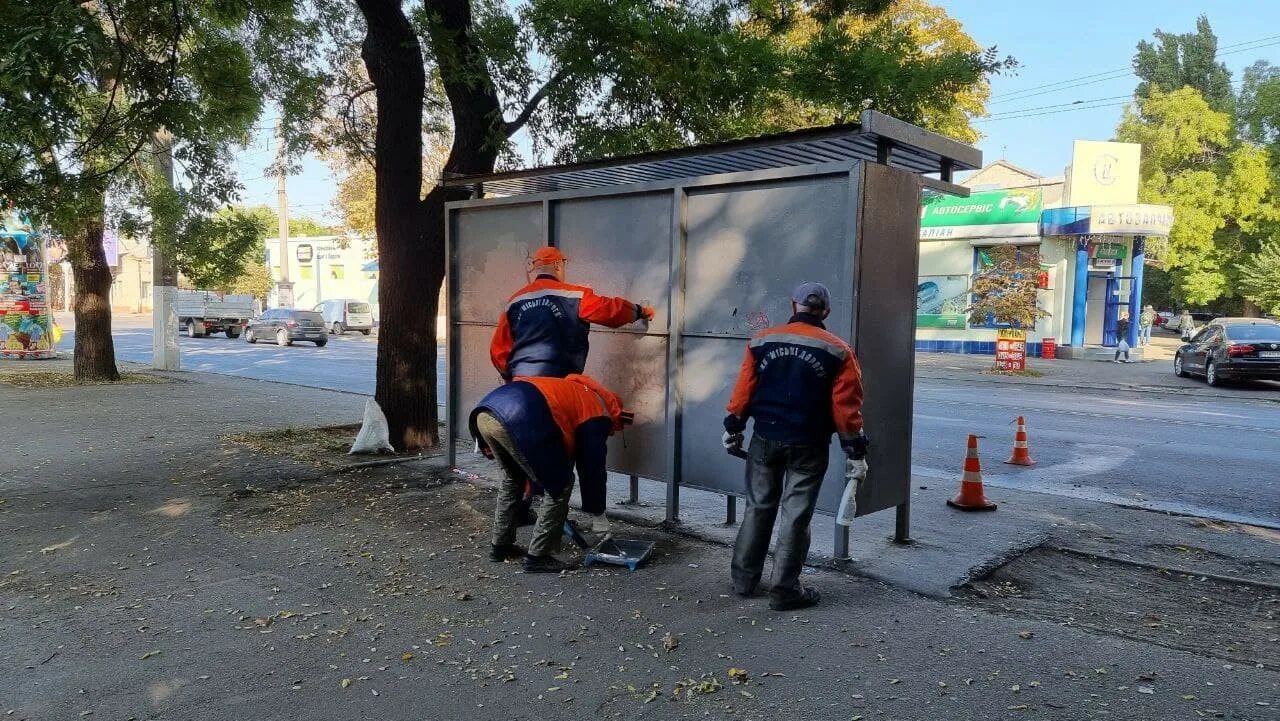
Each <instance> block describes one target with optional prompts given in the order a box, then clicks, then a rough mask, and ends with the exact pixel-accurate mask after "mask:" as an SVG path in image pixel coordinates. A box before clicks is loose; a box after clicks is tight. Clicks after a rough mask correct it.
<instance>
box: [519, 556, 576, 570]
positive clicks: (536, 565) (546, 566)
mask: <svg viewBox="0 0 1280 721" xmlns="http://www.w3.org/2000/svg"><path fill="white" fill-rule="evenodd" d="M523 565H524V572H525V573H560V572H561V571H568V570H569V569H571V568H573V566H570V565H569V564H567V563H565V562H564V561H561V560H560V559H558V558H556V557H555V556H525V557H524V564H523Z"/></svg>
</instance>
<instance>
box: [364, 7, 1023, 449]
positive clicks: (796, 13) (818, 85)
mask: <svg viewBox="0 0 1280 721" xmlns="http://www.w3.org/2000/svg"><path fill="white" fill-rule="evenodd" d="M356 6H357V7H358V8H359V11H360V16H361V19H362V20H363V21H364V37H363V40H362V42H361V44H360V55H361V58H362V60H363V64H364V68H365V72H366V74H367V78H368V81H369V84H368V85H357V84H352V85H351V86H350V87H348V89H347V95H348V98H349V99H354V98H357V97H361V96H363V95H365V94H367V93H369V92H372V93H373V94H374V98H375V105H376V110H375V118H376V121H375V129H374V143H373V149H372V150H373V167H374V175H375V186H376V192H375V212H374V216H375V219H374V226H375V228H376V231H377V236H378V255H379V263H380V269H381V279H380V283H381V286H382V288H381V296H380V297H381V301H382V313H381V317H382V324H383V327H382V335H381V341H380V343H379V345H378V370H377V391H376V398H377V401H378V403H379V404H380V405H381V406H382V408H383V410H384V411H385V412H386V415H387V418H388V421H389V424H390V427H391V441H392V443H394V444H395V445H396V447H397V448H402V449H405V448H420V447H424V446H429V445H432V444H434V443H435V442H436V441H437V415H436V402H437V399H436V393H435V388H436V384H435V363H436V360H435V359H436V340H435V338H436V334H435V327H434V326H435V317H436V313H437V310H438V307H437V306H438V303H437V298H438V294H439V289H440V286H441V282H442V280H443V278H444V271H445V258H444V204H445V203H446V202H448V201H450V200H458V199H463V198H465V197H467V196H468V195H469V191H467V190H466V189H461V188H448V187H444V186H439V185H437V186H434V187H431V189H430V190H429V191H428V192H426V194H425V195H423V194H422V193H421V192H420V189H421V188H422V187H423V164H422V158H423V137H422V136H423V129H424V118H425V119H426V123H425V126H426V127H431V126H432V125H433V124H434V123H435V122H438V121H439V120H441V119H443V120H444V121H445V124H446V125H447V131H448V132H449V133H450V134H451V139H450V142H449V152H448V156H447V157H446V159H445V161H444V163H443V168H442V171H443V173H444V174H445V175H446V176H449V175H471V174H480V173H488V172H491V171H492V170H493V169H494V167H495V165H496V164H497V163H498V161H499V159H500V158H501V157H503V155H504V153H508V152H509V148H510V145H509V144H510V141H511V139H512V137H513V136H514V135H515V134H517V133H519V132H521V131H527V132H528V134H529V138H530V141H531V146H532V148H533V151H534V154H535V157H538V158H543V157H549V158H550V159H553V160H560V161H563V160H573V159H583V158H592V157H599V156H603V155H612V154H617V153H626V152H635V151H643V150H652V149H658V148H669V147H675V146H680V145H685V144H688V143H692V142H706V141H713V140H720V139H725V138H732V137H741V136H745V135H752V134H758V133H762V132H768V131H772V130H781V129H787V128H791V127H795V126H796V125H798V124H803V123H806V122H812V121H813V120H818V121H819V122H827V121H840V120H852V119H854V118H856V117H857V115H858V113H859V112H860V111H861V109H862V108H864V107H867V106H870V107H874V108H876V109H879V110H882V111H884V112H887V113H890V114H893V115H896V116H898V117H900V118H902V119H904V120H907V121H909V122H915V123H922V124H926V125H932V126H933V127H937V128H939V129H942V130H944V131H947V132H950V133H952V134H955V135H959V136H961V137H966V138H971V137H972V136H971V135H968V132H971V131H969V129H968V125H967V122H965V117H964V113H967V112H971V113H978V112H981V92H982V89H983V88H985V84H986V81H987V78H988V76H989V75H990V74H991V73H995V72H999V71H1001V70H1004V69H1006V68H1009V67H1011V66H1012V61H1011V60H1008V59H1000V58H999V57H997V55H996V54H995V52H994V49H991V50H986V51H984V50H982V49H980V48H978V47H977V46H976V45H972V44H967V43H963V42H959V41H958V39H957V38H956V37H954V36H957V35H958V34H959V33H958V29H957V28H955V27H954V26H953V25H947V24H946V23H943V22H941V20H942V19H943V18H945V15H943V14H941V12H940V11H938V10H936V8H930V9H929V12H928V13H923V14H922V12H921V9H922V8H923V7H924V5H923V3H920V2H910V1H900V2H890V1H888V0H861V1H856V0H855V1H850V0H843V1H841V0H826V1H824V2H801V1H800V0H774V1H768V0H699V1H698V2H687V3H676V2H669V1H667V0H616V1H615V2H599V1H598V0H529V2H526V3H523V4H520V5H519V6H517V7H515V9H513V7H512V5H511V4H508V3H504V2H501V1H500V0H420V2H413V3H409V4H407V5H406V4H405V3H403V2H401V0H356ZM894 13H904V14H905V16H909V17H913V18H916V19H915V20H913V21H912V22H911V23H908V24H905V25H903V24H899V23H896V22H894V21H893V15H894ZM925 15H927V16H928V17H925ZM930 26H933V27H938V28H941V29H942V31H944V32H945V33H946V34H949V35H951V36H953V37H951V38H950V39H949V40H943V41H941V42H932V41H931V40H929V37H930V36H929V35H928V32H929V30H928V28H929V27H930ZM922 38H924V39H923V40H922ZM970 42H971V41H970ZM957 105H958V106H959V108H960V109H961V111H963V112H962V113H959V114H958V113H957V112H956V107H957Z"/></svg>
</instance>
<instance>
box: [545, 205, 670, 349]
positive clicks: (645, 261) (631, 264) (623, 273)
mask: <svg viewBox="0 0 1280 721" xmlns="http://www.w3.org/2000/svg"><path fill="white" fill-rule="evenodd" d="M671 206H672V193H671V191H664V192H659V193H642V194H635V195H613V196H605V197H600V198H585V199H576V200H558V201H553V202H552V204H551V229H552V237H553V238H554V239H555V244H556V245H557V246H558V247H559V248H560V249H561V250H562V251H564V254H565V255H566V256H568V258H569V264H568V268H569V282H570V283H582V284H583V285H589V286H591V287H592V288H593V289H595V291H596V292H597V293H599V294H601V295H616V296H621V297H623V298H627V299H629V300H633V301H636V302H638V303H643V304H644V305H651V306H653V308H654V310H655V311H656V316H655V317H654V320H653V323H652V324H651V326H650V329H651V331H652V332H664V333H665V332H666V329H667V316H668V313H669V306H670V300H669V299H670V291H669V288H668V286H669V285H670V280H671V277H670V274H671ZM631 330H632V331H633V332H634V329H631ZM598 338H599V336H598V335H597V334H595V333H593V334H592V338H591V340H592V343H593V344H594V343H595V342H596V340H597V339H598Z"/></svg>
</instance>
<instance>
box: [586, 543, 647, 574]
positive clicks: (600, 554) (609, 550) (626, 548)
mask: <svg viewBox="0 0 1280 721" xmlns="http://www.w3.org/2000/svg"><path fill="white" fill-rule="evenodd" d="M656 545H657V544H656V543H654V542H653V541H629V540H626V539H624V538H606V539H604V540H603V541H601V542H599V543H597V544H596V546H595V548H593V549H591V550H590V551H588V552H587V555H586V556H585V557H584V558H583V559H582V565H584V566H590V565H592V564H596V563H607V564H609V565H611V566H626V567H627V568H629V569H631V570H632V571H634V570H636V569H637V568H639V567H640V566H641V565H642V564H644V562H645V561H647V560H649V557H650V556H652V555H653V549H654V546H656Z"/></svg>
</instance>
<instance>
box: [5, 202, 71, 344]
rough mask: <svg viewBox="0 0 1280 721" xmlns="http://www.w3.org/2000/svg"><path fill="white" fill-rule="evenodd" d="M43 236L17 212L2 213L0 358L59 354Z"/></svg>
mask: <svg viewBox="0 0 1280 721" xmlns="http://www.w3.org/2000/svg"><path fill="white" fill-rule="evenodd" d="M48 277H49V276H48V267H47V262H46V259H45V252H44V239H43V238H42V237H41V236H40V234H39V233H37V232H35V231H33V229H32V227H31V224H30V223H29V222H27V221H26V220H25V219H24V218H22V217H21V216H19V215H18V214H17V213H15V212H12V211H9V212H6V213H3V214H0V358H17V359H23V360H34V359H43V358H54V357H56V356H57V354H58V351H57V338H56V337H55V336H56V335H57V331H56V329H55V326H54V323H53V316H52V315H50V311H49V300H48Z"/></svg>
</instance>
